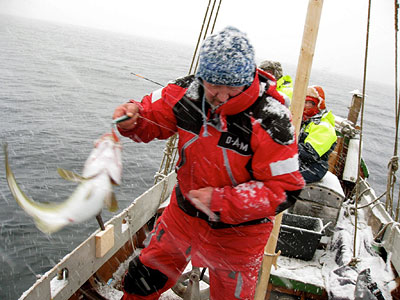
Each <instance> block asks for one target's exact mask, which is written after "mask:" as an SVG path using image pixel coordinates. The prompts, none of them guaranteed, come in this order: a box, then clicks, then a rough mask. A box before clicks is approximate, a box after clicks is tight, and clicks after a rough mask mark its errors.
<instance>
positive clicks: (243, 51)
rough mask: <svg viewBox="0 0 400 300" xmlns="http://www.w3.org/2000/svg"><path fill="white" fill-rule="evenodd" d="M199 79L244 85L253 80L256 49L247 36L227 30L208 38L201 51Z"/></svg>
mask: <svg viewBox="0 0 400 300" xmlns="http://www.w3.org/2000/svg"><path fill="white" fill-rule="evenodd" d="M199 57H200V62H199V67H198V70H197V73H196V77H200V78H201V79H203V80H205V81H207V82H208V83H211V84H217V85H228V86H244V85H251V83H252V82H253V80H254V72H255V67H256V64H255V59H254V48H253V46H252V45H251V44H250V42H249V40H248V38H247V36H246V34H245V33H243V32H241V31H240V30H238V29H237V28H234V27H226V28H225V29H224V30H222V31H220V32H219V33H216V34H213V35H210V36H209V37H207V38H206V39H205V40H204V42H203V44H202V46H201V48H200V54H199Z"/></svg>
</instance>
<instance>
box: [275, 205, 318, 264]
mask: <svg viewBox="0 0 400 300" xmlns="http://www.w3.org/2000/svg"><path fill="white" fill-rule="evenodd" d="M322 229H323V223H322V220H321V219H320V218H314V217H308V216H301V215H294V214H289V213H285V214H283V216H282V224H281V229H280V232H279V238H278V242H277V245H276V250H277V251H278V250H281V255H283V256H287V257H294V258H298V259H302V260H311V259H312V258H313V256H314V253H315V250H317V247H318V245H319V242H320V240H321V236H322Z"/></svg>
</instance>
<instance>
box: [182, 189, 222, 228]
mask: <svg viewBox="0 0 400 300" xmlns="http://www.w3.org/2000/svg"><path fill="white" fill-rule="evenodd" d="M213 190H214V188H212V187H205V188H201V189H198V190H191V191H189V194H188V198H189V201H190V202H191V203H192V204H193V205H194V206H195V207H196V208H197V209H198V210H200V211H202V212H203V213H205V214H206V215H207V216H208V217H209V218H210V221H214V222H217V221H219V217H218V216H217V215H216V214H215V213H214V212H212V211H211V209H210V207H211V198H212V193H213Z"/></svg>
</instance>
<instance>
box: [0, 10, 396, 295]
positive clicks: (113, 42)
mask: <svg viewBox="0 0 400 300" xmlns="http://www.w3.org/2000/svg"><path fill="white" fill-rule="evenodd" d="M193 50H194V46H193V47H189V46H184V45H179V44H174V43H171V42H162V41H157V40H151V39H146V38H143V37H136V36H130V35H122V34H118V33H112V32H105V31H100V30H94V29H89V28H83V27H73V26H68V25H59V24H53V23H47V22H42V21H37V20H31V19H21V18H16V17H11V16H4V15H2V16H1V18H0V143H1V144H3V143H5V142H7V143H8V149H9V161H10V164H11V168H12V170H13V172H14V173H15V176H16V178H17V181H18V183H19V184H20V186H21V188H22V189H23V190H24V191H25V192H26V194H28V195H29V196H30V197H31V198H33V199H35V200H37V201H41V202H54V201H63V200H65V199H67V198H68V196H69V195H70V194H71V193H72V191H73V190H74V189H75V187H76V185H75V184H73V183H70V182H66V181H64V180H63V179H61V178H60V177H59V176H58V174H57V167H61V168H64V169H69V170H73V171H75V172H77V173H81V171H82V167H83V164H84V162H85V160H86V158H87V156H88V155H89V153H90V151H91V150H92V148H93V142H94V141H95V139H97V138H98V137H100V136H101V135H102V134H103V133H105V132H108V131H110V128H111V116H112V113H113V111H114V108H115V107H116V106H117V105H119V104H121V103H124V102H126V101H128V100H129V99H136V100H140V99H141V98H142V96H143V95H145V94H147V93H150V92H151V91H153V90H156V89H158V88H159V87H158V86H157V85H156V84H154V83H152V82H150V81H146V80H143V79H140V78H139V77H137V76H134V75H132V74H131V73H132V72H133V73H135V74H140V75H142V76H145V77H147V78H149V79H151V80H153V81H156V82H158V83H160V84H166V83H167V82H168V81H169V80H171V79H174V78H177V77H180V76H184V75H186V74H187V73H188V70H189V66H190V63H191V58H192V53H193ZM263 59H268V58H266V57H261V58H259V59H258V60H259V61H261V60H263ZM283 66H284V71H285V73H286V74H290V75H292V77H293V78H294V75H295V71H296V70H295V67H294V66H291V65H285V63H284V62H283ZM310 83H312V84H320V85H322V86H323V87H324V89H325V92H326V95H327V106H328V108H330V109H332V110H333V111H334V112H335V113H336V114H338V115H340V116H343V117H346V116H347V110H348V106H349V105H350V99H351V94H350V93H349V92H350V91H352V90H354V89H360V90H361V89H362V82H361V81H360V80H356V79H352V78H351V76H343V75H341V76H339V75H337V74H333V73H329V72H325V71H323V70H322V71H319V70H318V69H315V70H313V73H312V75H311V81H310ZM367 94H368V98H367V100H366V109H365V110H366V112H365V126H364V159H365V161H366V163H367V164H368V167H369V170H370V173H371V174H370V182H371V184H372V185H373V186H374V188H375V190H376V192H377V194H380V193H382V192H383V191H384V190H385V180H386V165H387V163H388V161H389V159H390V157H391V156H392V155H393V150H392V149H393V139H394V121H393V116H394V108H393V107H394V100H393V97H394V96H393V89H391V88H390V87H387V86H384V85H382V84H377V83H373V84H369V85H368V86H367ZM164 146H165V141H155V142H152V143H151V144H150V145H147V144H136V143H132V142H130V141H129V140H128V139H123V182H122V184H121V186H120V187H117V188H116V196H117V200H118V203H119V207H120V211H121V209H124V208H125V207H127V206H128V205H129V204H130V203H131V202H132V200H133V199H135V198H136V197H137V196H139V195H140V194H141V193H142V192H144V191H145V190H146V189H148V188H149V187H151V186H152V184H153V182H154V174H155V172H156V171H158V168H159V165H160V162H161V158H162V150H163V149H164ZM0 169H2V170H3V172H0V205H1V209H0V299H17V298H18V297H19V296H20V295H21V294H22V293H23V292H24V291H25V290H26V289H27V288H29V287H30V286H31V285H32V284H33V283H34V282H35V281H36V279H37V277H38V276H39V275H40V274H44V273H45V272H46V271H48V270H49V269H50V268H52V267H53V266H54V265H55V264H56V263H57V262H58V261H59V260H60V259H61V258H62V257H63V256H65V255H66V254H67V253H68V252H70V251H71V250H72V249H74V248H75V247H76V246H77V245H79V244H80V243H81V242H82V241H83V240H85V239H86V238H87V237H88V236H89V235H90V234H91V233H92V232H93V231H94V230H95V229H97V227H98V225H97V222H96V220H95V219H93V220H91V221H88V222H85V223H83V224H78V225H72V226H68V227H66V228H64V229H62V230H61V231H59V232H57V233H55V234H53V235H51V236H47V235H45V234H43V233H41V232H40V231H39V230H38V229H36V227H35V225H34V224H33V221H32V219H31V218H30V217H29V216H27V215H26V214H25V212H24V211H22V209H21V208H19V206H18V205H17V203H16V202H15V200H14V198H13V197H12V195H11V194H10V191H9V189H8V186H7V183H6V179H5V171H4V156H3V155H0ZM102 216H103V219H104V221H107V220H108V219H109V218H110V217H111V216H112V214H111V213H109V212H107V211H106V210H104V211H103V213H102Z"/></svg>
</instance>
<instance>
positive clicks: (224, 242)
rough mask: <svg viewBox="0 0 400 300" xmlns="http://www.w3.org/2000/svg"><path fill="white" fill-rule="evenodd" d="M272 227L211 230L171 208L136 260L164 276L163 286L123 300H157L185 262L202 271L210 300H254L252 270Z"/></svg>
mask: <svg viewBox="0 0 400 300" xmlns="http://www.w3.org/2000/svg"><path fill="white" fill-rule="evenodd" d="M272 226H273V224H272V222H268V223H264V224H257V225H247V226H240V227H234V228H225V229H212V228H211V227H210V225H209V224H208V223H207V222H206V221H204V220H203V219H200V218H196V217H191V216H189V215H187V214H185V213H184V212H183V211H182V210H181V209H180V208H179V207H178V205H177V202H176V197H175V192H174V193H173V195H172V198H171V203H170V205H169V206H168V207H167V208H166V210H165V211H164V212H163V214H162V216H161V217H160V218H159V220H158V222H157V224H156V227H155V228H154V230H153V231H152V233H151V241H150V244H149V246H148V247H146V248H145V249H143V250H142V252H141V254H140V261H141V262H142V263H143V264H144V265H145V266H147V267H150V268H152V269H156V270H158V271H160V272H161V273H163V274H164V275H166V276H167V277H168V281H167V283H166V284H165V286H164V287H163V288H162V289H160V290H159V291H158V292H155V293H153V294H151V295H148V296H137V295H131V294H128V293H126V292H125V294H124V296H123V298H122V299H123V300H133V299H158V298H159V297H160V295H161V294H162V293H163V292H164V291H166V290H168V289H169V288H171V287H173V286H174V285H175V283H176V281H177V280H178V279H179V277H180V275H181V273H182V272H183V271H184V269H185V267H186V266H187V264H188V262H189V261H190V260H191V261H192V265H193V266H197V267H208V270H209V275H210V299H212V300H226V299H254V293H255V287H256V283H257V277H258V270H259V268H260V265H261V261H262V256H263V251H264V246H265V244H266V241H267V239H268V237H269V234H270V231H271V230H272Z"/></svg>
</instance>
